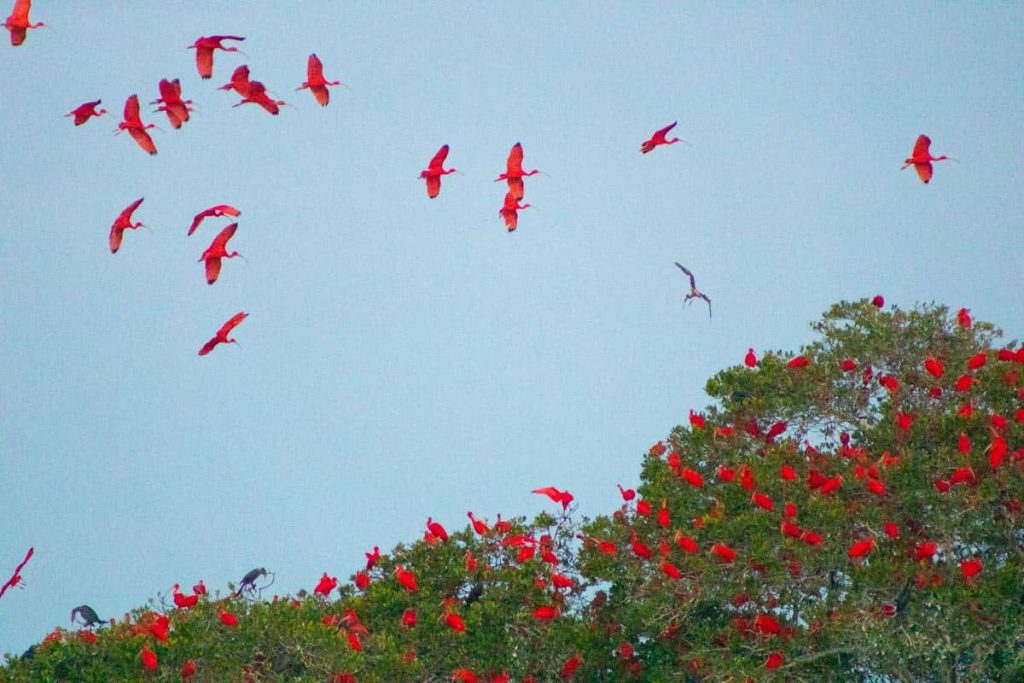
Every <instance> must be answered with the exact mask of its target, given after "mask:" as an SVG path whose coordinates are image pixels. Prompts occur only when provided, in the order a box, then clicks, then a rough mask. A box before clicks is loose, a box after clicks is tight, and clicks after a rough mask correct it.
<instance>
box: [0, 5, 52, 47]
mask: <svg viewBox="0 0 1024 683" xmlns="http://www.w3.org/2000/svg"><path fill="white" fill-rule="evenodd" d="M31 9H32V0H14V9H12V10H11V16H9V17H7V20H6V21H5V22H4V24H3V25H4V28H6V29H7V30H8V31H10V32H11V45H13V46H14V47H18V46H19V45H21V44H22V43H24V42H25V36H27V35H28V29H30V28H39V27H40V26H46V24H44V23H43V22H41V21H40V22H39V23H38V24H33V23H32V22H31V21H29V19H28V13H29V11H30V10H31Z"/></svg>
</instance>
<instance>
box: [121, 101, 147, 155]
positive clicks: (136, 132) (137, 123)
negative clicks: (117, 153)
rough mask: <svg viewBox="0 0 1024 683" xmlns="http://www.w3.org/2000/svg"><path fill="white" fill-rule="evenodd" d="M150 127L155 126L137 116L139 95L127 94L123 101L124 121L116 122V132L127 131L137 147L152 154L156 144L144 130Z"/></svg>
mask: <svg viewBox="0 0 1024 683" xmlns="http://www.w3.org/2000/svg"><path fill="white" fill-rule="evenodd" d="M150 128H156V125H155V124H152V123H148V124H143V123H142V119H140V118H139V96H138V95H131V96H129V97H128V99H127V100H125V102H124V121H122V122H121V123H119V124H117V132H121V131H122V130H126V131H128V134H129V135H131V136H132V138H133V139H134V140H135V142H137V143H138V145H139V147H141V148H142V149H143V150H144V151H146V152H148V153H149V154H150V155H153V154H156V145H154V144H153V138H151V137H149V133H147V132H146V131H147V130H148V129H150Z"/></svg>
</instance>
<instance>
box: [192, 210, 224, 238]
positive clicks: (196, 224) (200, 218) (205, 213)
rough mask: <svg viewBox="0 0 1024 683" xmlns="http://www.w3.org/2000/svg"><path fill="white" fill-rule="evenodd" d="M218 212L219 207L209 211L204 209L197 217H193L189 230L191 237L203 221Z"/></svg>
mask: <svg viewBox="0 0 1024 683" xmlns="http://www.w3.org/2000/svg"><path fill="white" fill-rule="evenodd" d="M216 211H217V207H216V206H214V207H211V208H209V209H204V210H202V211H200V212H199V213H197V214H196V215H195V216H193V218H192V226H191V227H190V228H189V229H188V234H190V235H191V234H192V233H194V232H195V231H196V228H198V227H199V224H200V223H202V222H203V219H204V218H206V217H207V216H212V215H213V214H214V213H215V212H216Z"/></svg>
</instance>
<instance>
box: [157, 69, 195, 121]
mask: <svg viewBox="0 0 1024 683" xmlns="http://www.w3.org/2000/svg"><path fill="white" fill-rule="evenodd" d="M150 104H161V105H162V106H160V107H158V108H157V111H162V112H165V113H166V114H167V119H168V120H169V121H170V122H171V126H172V127H174V129H175V130H177V129H179V128H181V124H183V123H185V122H186V121H188V118H189V117H188V113H189V112H190V111H192V108H191V107H189V106H188V105H190V104H192V100H183V99H181V82H180V81H179V80H178V79H177V78H175V79H174V80H173V81H169V80H167V79H166V78H161V79H160V97H159V98H157V99H156V100H154V101H152V102H150Z"/></svg>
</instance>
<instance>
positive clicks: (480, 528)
mask: <svg viewBox="0 0 1024 683" xmlns="http://www.w3.org/2000/svg"><path fill="white" fill-rule="evenodd" d="M466 515H467V516H468V517H469V521H470V522H472V523H473V531H475V532H476V533H477V534H479V535H480V536H486V535H487V534H489V533H490V532H491V530H490V529H489V528H488V527H487V523H486V522H484V521H483V520H480V519H477V518H476V517H474V516H473V513H472V512H467V513H466Z"/></svg>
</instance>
